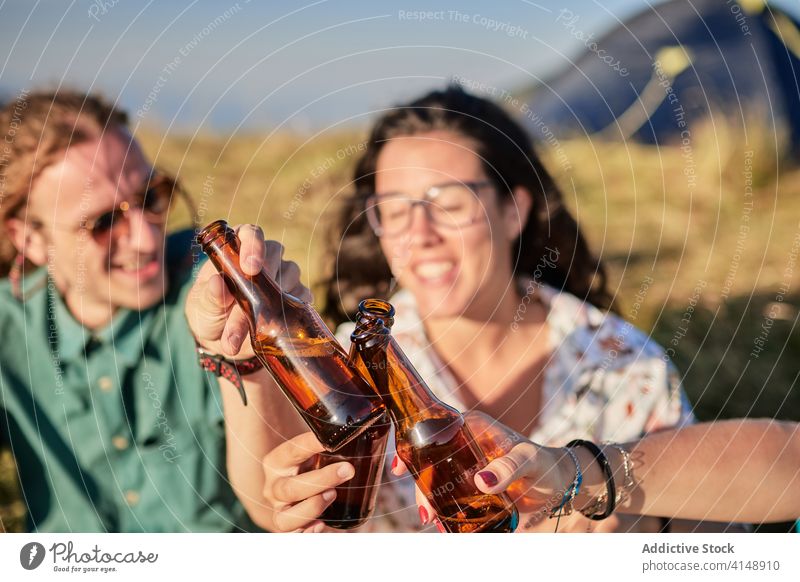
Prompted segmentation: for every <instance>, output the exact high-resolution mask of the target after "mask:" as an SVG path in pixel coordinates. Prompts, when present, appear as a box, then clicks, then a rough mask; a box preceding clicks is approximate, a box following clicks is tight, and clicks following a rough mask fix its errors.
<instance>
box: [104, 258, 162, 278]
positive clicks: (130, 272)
mask: <svg viewBox="0 0 800 582" xmlns="http://www.w3.org/2000/svg"><path fill="white" fill-rule="evenodd" d="M111 268H112V270H113V271H115V272H117V273H121V274H123V275H126V276H131V277H135V278H137V279H151V278H152V277H155V276H156V275H157V274H158V273H159V272H160V270H161V262H160V261H159V260H158V257H156V256H155V255H146V256H141V257H137V258H133V259H126V260H122V261H115V262H113V263H112V264H111Z"/></svg>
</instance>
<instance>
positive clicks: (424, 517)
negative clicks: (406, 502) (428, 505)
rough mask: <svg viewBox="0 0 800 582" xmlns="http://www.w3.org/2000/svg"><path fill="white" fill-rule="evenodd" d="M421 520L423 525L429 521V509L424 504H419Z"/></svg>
mask: <svg viewBox="0 0 800 582" xmlns="http://www.w3.org/2000/svg"><path fill="white" fill-rule="evenodd" d="M419 521H420V523H421V524H422V525H425V524H426V523H428V510H427V509H425V508H424V507H423V506H421V505H420V506H419Z"/></svg>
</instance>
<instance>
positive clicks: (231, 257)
mask: <svg viewBox="0 0 800 582" xmlns="http://www.w3.org/2000/svg"><path fill="white" fill-rule="evenodd" d="M203 250H204V251H205V253H206V254H207V255H208V258H209V260H210V261H211V262H212V263H213V264H214V266H215V267H217V270H219V272H220V274H221V275H222V277H223V279H224V280H225V283H226V284H227V287H228V290H229V291H230V292H231V293H232V294H233V296H234V297H235V298H236V302H237V303H238V304H239V306H240V307H241V308H242V310H244V312H245V313H247V314H248V315H251V316H252V318H253V320H254V321H253V323H255V319H257V318H258V315H259V313H261V312H262V311H264V310H269V309H270V308H271V307H272V308H273V309H274V307H279V304H280V300H281V292H280V290H279V289H278V287H277V285H276V284H275V283H274V282H273V281H272V280H271V279H270V278H269V277H267V276H266V275H264V274H263V273H259V274H257V275H254V276H250V275H247V274H245V272H244V271H243V270H242V268H241V266H240V265H239V241H238V239H236V238H232V239H231V238H227V239H226V238H224V237H222V236H221V237H219V238H218V239H216V240H214V241H212V242H210V243H208V244H206V245H205V247H204V249H203ZM276 301H277V302H278V303H277V304H276V305H275V306H273V305H272V304H273V303H275V302H276Z"/></svg>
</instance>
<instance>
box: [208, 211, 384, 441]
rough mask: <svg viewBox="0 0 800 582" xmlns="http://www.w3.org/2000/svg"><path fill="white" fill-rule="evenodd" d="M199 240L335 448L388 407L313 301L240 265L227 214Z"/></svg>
mask: <svg viewBox="0 0 800 582" xmlns="http://www.w3.org/2000/svg"><path fill="white" fill-rule="evenodd" d="M197 241H198V243H199V244H200V246H201V247H202V249H203V251H204V252H205V253H206V254H207V255H208V257H209V259H210V260H211V262H212V263H213V264H214V266H215V267H216V268H217V270H218V271H219V272H220V274H222V277H223V279H224V281H225V283H226V285H227V287H228V289H229V290H230V292H231V294H233V296H234V297H235V298H236V302H237V303H238V304H239V306H240V307H241V308H242V310H243V311H244V313H245V314H246V316H247V319H248V322H249V324H250V340H251V342H252V345H253V350H254V351H255V353H256V355H257V356H258V357H259V359H260V360H261V361H262V362H263V363H264V365H265V367H266V368H267V369H268V370H269V371H270V373H271V374H272V376H273V378H275V381H276V382H277V384H278V386H280V388H281V389H282V390H283V392H284V394H286V396H287V397H288V398H289V400H290V401H291V402H292V404H293V405H294V406H295V408H296V409H297V411H298V412H299V413H300V415H301V416H302V417H303V420H305V421H306V423H307V424H308V426H309V427H310V428H311V430H312V431H313V432H314V434H315V435H316V437H317V439H318V440H319V442H320V443H321V444H322V446H324V447H325V449H326V450H328V451H335V450H337V449H339V448H340V447H342V446H344V445H345V444H346V443H348V442H350V441H351V440H352V439H353V438H355V437H357V436H358V435H359V434H361V432H363V431H364V430H366V428H367V427H369V426H370V425H371V424H372V423H373V422H375V421H376V420H377V419H378V418H380V417H381V415H382V414H383V412H384V410H385V407H384V405H383V403H382V402H381V399H380V398H379V397H378V395H377V394H376V393H375V391H374V389H373V388H372V387H371V386H369V385H368V384H367V382H366V381H365V380H364V379H363V378H361V377H360V376H359V375H358V373H356V372H355V371H354V370H353V369H351V368H350V367H349V366H348V365H347V354H346V353H345V351H344V350H343V349H342V347H341V346H340V345H339V343H338V342H337V341H336V338H335V337H334V336H333V334H332V333H331V331H330V330H329V329H328V327H327V326H326V325H325V323H324V322H323V321H322V318H321V317H320V316H319V314H318V313H317V312H316V311H314V309H313V308H312V307H311V305H309V304H308V303H304V302H303V301H301V300H299V299H297V298H295V297H293V296H291V295H289V294H288V293H284V292H282V291H281V290H280V288H279V287H278V286H277V284H276V283H275V282H274V281H272V280H271V279H270V278H269V277H267V276H266V275H265V274H264V273H259V274H258V275H255V276H252V277H251V276H249V275H246V274H245V273H244V272H243V271H242V269H241V267H240V266H239V239H238V237H237V236H236V233H235V232H234V231H233V229H232V228H230V227H229V226H228V224H227V223H226V222H225V221H224V220H217V221H215V222H212V223H211V224H209V225H208V226H206V227H205V228H204V229H202V230H201V231H200V233H199V234H198V236H197Z"/></svg>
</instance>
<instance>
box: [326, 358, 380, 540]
mask: <svg viewBox="0 0 800 582" xmlns="http://www.w3.org/2000/svg"><path fill="white" fill-rule="evenodd" d="M348 364H349V365H350V367H351V368H354V369H355V370H357V371H358V372H359V373H360V374H361V375H362V376H363V377H364V378H366V379H367V381H369V382H371V381H372V378H371V377H370V374H369V371H368V370H367V368H366V366H365V364H364V360H362V359H361V355H360V354H359V353H358V350H356V346H355V344H351V345H350V354H349V356H348ZM373 388H374V386H373ZM376 393H377V391H376ZM390 428H391V420H390V419H389V416H388V415H387V414H384V415H383V416H382V417H381V418H380V419H378V420H377V421H376V422H375V424H373V425H372V426H371V427H369V428H368V429H367V430H366V431H364V432H363V433H362V434H361V435H360V436H359V437H357V438H355V439H353V440H352V441H350V443H348V444H347V445H345V446H344V447H342V448H341V449H339V450H338V451H336V452H335V453H322V454H320V455H319V456H318V457H317V460H316V464H315V467H314V468H315V469H321V468H322V467H326V466H328V465H331V464H333V463H338V462H340V461H347V462H349V463H351V464H352V465H353V468H354V469H355V474H354V475H353V478H352V479H350V480H349V481H345V482H344V483H342V484H341V485H339V486H338V487H337V488H336V499H335V500H334V501H333V503H331V504H330V505H329V506H328V507H327V508H326V509H325V511H324V512H323V513H322V515H321V516H320V519H322V521H323V522H324V523H325V525H327V526H329V527H332V528H336V529H353V528H356V527H359V526H361V525H363V524H364V523H366V521H367V520H368V519H369V517H370V515H372V512H373V510H374V509H375V499H376V497H377V495H378V489H379V487H380V481H381V475H382V474H383V465H384V461H385V459H386V445H387V443H388V441H389V430H390Z"/></svg>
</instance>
